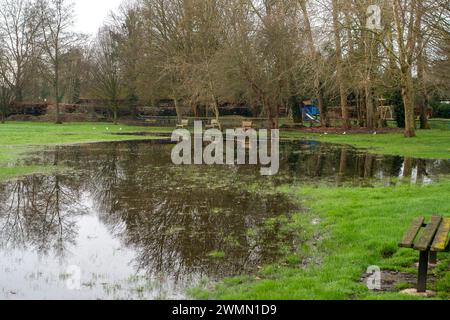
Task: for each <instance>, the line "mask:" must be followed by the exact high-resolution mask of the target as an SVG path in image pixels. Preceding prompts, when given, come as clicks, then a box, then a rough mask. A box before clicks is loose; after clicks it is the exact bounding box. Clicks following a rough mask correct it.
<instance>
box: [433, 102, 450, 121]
mask: <svg viewBox="0 0 450 320" xmlns="http://www.w3.org/2000/svg"><path fill="white" fill-rule="evenodd" d="M433 117H434V118H443V119H450V104H447V103H436V104H434V105H433Z"/></svg>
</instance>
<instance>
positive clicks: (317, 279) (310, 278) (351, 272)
mask: <svg viewBox="0 0 450 320" xmlns="http://www.w3.org/2000/svg"><path fill="white" fill-rule="evenodd" d="M283 191H284V192H287V193H290V194H291V195H292V196H294V197H295V198H297V199H301V200H302V202H303V205H305V206H306V207H308V208H309V210H308V212H307V213H306V214H305V213H302V214H299V215H297V216H294V218H293V219H292V222H291V223H292V224H294V225H296V224H297V223H298V221H299V220H304V219H305V218H306V219H309V220H310V221H311V220H312V219H319V221H320V223H319V224H318V225H317V226H314V227H312V226H309V227H308V228H311V229H312V231H309V232H308V233H307V234H309V236H310V240H309V242H308V244H305V245H304V246H302V248H299V252H298V253H297V255H298V256H299V257H300V258H302V257H309V258H308V259H307V260H302V261H306V262H308V261H309V265H307V266H306V267H304V266H302V265H303V264H302V263H296V264H295V265H290V266H282V264H277V265H273V266H267V267H265V268H263V269H262V270H261V271H260V272H259V273H258V274H257V275H256V276H251V277H239V278H233V279H228V280H226V281H224V282H223V283H221V284H219V285H217V286H215V287H214V288H212V289H211V288H210V289H209V290H194V291H193V292H192V293H193V295H194V296H195V297H197V298H215V299H411V297H409V296H405V295H402V294H400V293H378V294H377V293H373V292H370V291H369V290H368V289H367V288H366V287H365V285H364V284H363V283H362V282H361V281H360V278H361V276H362V274H363V273H364V272H365V271H366V270H367V268H368V267H369V266H372V265H376V266H379V267H381V269H382V270H395V271H402V272H406V273H408V272H409V273H415V268H414V263H415V262H417V261H418V253H417V252H414V251H412V250H406V249H399V248H398V247H397V243H398V241H399V240H400V238H401V237H402V234H403V232H404V231H405V229H406V228H407V227H408V225H409V224H410V222H411V220H412V219H413V218H414V217H417V216H426V217H430V216H431V215H433V214H436V213H440V214H443V215H447V216H449V215H450V202H449V201H448V199H447V198H446V197H443V194H450V181H444V182H440V183H437V184H434V185H430V186H424V187H418V186H410V185H403V186H399V187H389V188H374V189H372V188H311V187H305V188H297V189H295V190H291V189H289V188H288V187H286V188H284V190H283ZM311 255H312V258H311ZM440 258H441V259H444V260H443V261H442V264H441V267H440V268H438V269H436V270H435V271H434V272H435V273H436V275H437V276H438V282H437V285H436V287H435V286H434V285H430V289H433V290H436V289H437V290H438V291H439V295H438V296H437V298H443V299H448V298H450V274H449V273H448V266H449V262H450V258H449V256H448V254H443V255H441V256H440ZM287 260H292V258H289V259H287ZM311 261H312V262H311ZM445 270H447V272H445ZM397 286H398V291H400V289H402V288H404V287H408V286H406V285H405V284H404V283H401V282H399V283H398V284H397ZM409 287H410V286H409Z"/></svg>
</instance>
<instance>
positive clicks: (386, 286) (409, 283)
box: [360, 271, 436, 292]
mask: <svg viewBox="0 0 450 320" xmlns="http://www.w3.org/2000/svg"><path fill="white" fill-rule="evenodd" d="M371 276H372V275H370V274H363V276H362V277H361V279H360V281H361V282H362V283H364V284H367V282H368V281H369V279H370V277H371ZM428 283H429V284H430V285H431V286H434V285H435V284H436V277H435V276H433V275H432V274H429V275H428ZM415 287H417V274H412V273H405V272H397V271H382V272H381V289H380V290H374V291H375V292H400V291H402V290H405V289H410V288H415Z"/></svg>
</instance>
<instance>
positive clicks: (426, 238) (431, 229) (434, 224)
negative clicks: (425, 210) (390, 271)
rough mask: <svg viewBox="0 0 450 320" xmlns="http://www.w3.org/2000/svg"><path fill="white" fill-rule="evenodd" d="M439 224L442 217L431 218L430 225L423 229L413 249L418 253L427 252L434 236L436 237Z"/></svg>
mask: <svg viewBox="0 0 450 320" xmlns="http://www.w3.org/2000/svg"><path fill="white" fill-rule="evenodd" d="M441 222H442V217H439V216H433V217H432V218H431V221H430V223H429V224H428V225H427V227H426V228H425V231H424V232H423V234H422V236H421V237H420V239H419V241H417V243H416V245H415V246H414V249H416V250H419V251H427V250H429V249H430V246H431V243H432V242H433V239H434V236H435V235H436V232H437V231H438V229H439V226H440V225H441Z"/></svg>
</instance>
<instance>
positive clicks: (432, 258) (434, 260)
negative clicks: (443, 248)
mask: <svg viewBox="0 0 450 320" xmlns="http://www.w3.org/2000/svg"><path fill="white" fill-rule="evenodd" d="M430 264H434V265H436V264H437V252H436V251H431V252H430Z"/></svg>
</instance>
